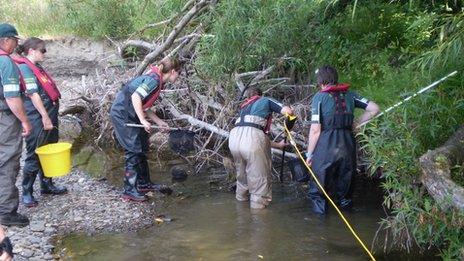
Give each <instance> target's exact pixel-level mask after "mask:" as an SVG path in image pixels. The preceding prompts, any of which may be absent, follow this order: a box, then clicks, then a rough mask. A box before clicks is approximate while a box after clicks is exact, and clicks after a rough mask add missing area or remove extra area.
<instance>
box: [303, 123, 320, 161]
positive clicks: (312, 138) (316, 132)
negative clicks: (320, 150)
mask: <svg viewBox="0 0 464 261" xmlns="http://www.w3.org/2000/svg"><path fill="white" fill-rule="evenodd" d="M320 135H321V124H319V123H313V124H311V128H310V129H309V138H308V149H307V153H308V154H307V155H309V157H307V158H306V162H307V163H308V164H310V163H311V157H312V155H313V152H314V149H315V148H316V145H317V142H318V141H319V136H320Z"/></svg>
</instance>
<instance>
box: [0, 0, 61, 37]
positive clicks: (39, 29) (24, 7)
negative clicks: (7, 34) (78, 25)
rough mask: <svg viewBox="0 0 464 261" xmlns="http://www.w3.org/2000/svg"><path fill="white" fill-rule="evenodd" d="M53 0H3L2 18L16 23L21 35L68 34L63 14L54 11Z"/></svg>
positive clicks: (0, 11) (1, 2) (1, 4)
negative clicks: (63, 21)
mask: <svg viewBox="0 0 464 261" xmlns="http://www.w3.org/2000/svg"><path fill="white" fill-rule="evenodd" d="M52 3H53V1H52V0H46V1H45V0H15V1H8V0H1V1H0V6H1V8H0V20H1V21H6V22H9V23H12V24H14V25H15V26H16V27H17V29H18V31H19V33H20V35H21V36H37V35H55V34H57V33H60V34H61V35H63V34H66V33H67V31H66V30H65V28H64V26H63V23H62V20H61V19H62V18H63V17H62V14H61V13H54V12H53V8H52V7H51V5H52Z"/></svg>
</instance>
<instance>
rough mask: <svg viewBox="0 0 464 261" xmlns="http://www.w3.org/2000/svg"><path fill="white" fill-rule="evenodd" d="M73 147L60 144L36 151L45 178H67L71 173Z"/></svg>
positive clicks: (43, 147)
mask: <svg viewBox="0 0 464 261" xmlns="http://www.w3.org/2000/svg"><path fill="white" fill-rule="evenodd" d="M71 147H72V145H71V144H70V143H66V142H58V143H52V144H48V145H45V146H42V147H39V148H37V149H36V150H35V153H37V155H38V156H39V160H40V165H41V166H42V170H43V173H44V176H45V177H48V178H52V177H60V176H65V175H67V174H68V173H69V172H70V171H71Z"/></svg>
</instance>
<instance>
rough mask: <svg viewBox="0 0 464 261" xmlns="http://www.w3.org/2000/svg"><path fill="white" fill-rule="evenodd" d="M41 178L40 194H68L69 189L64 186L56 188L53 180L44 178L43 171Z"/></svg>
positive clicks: (40, 174) (40, 172)
mask: <svg viewBox="0 0 464 261" xmlns="http://www.w3.org/2000/svg"><path fill="white" fill-rule="evenodd" d="M39 176H40V193H42V194H51V195H61V194H66V193H67V192H68V189H67V188H66V187H62V186H55V184H53V181H52V178H46V177H44V175H43V173H42V171H39Z"/></svg>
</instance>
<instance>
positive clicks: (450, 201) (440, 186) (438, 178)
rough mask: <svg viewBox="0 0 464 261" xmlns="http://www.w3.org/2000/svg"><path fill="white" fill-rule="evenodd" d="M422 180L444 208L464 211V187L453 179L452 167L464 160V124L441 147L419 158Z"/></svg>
mask: <svg viewBox="0 0 464 261" xmlns="http://www.w3.org/2000/svg"><path fill="white" fill-rule="evenodd" d="M419 161H420V167H421V169H422V176H421V181H422V183H423V184H424V185H425V187H426V188H427V191H428V192H429V194H430V195H431V196H432V197H433V198H434V199H435V200H436V201H437V202H439V203H440V204H439V205H440V207H441V208H442V210H448V209H449V208H454V209H456V210H460V211H464V188H463V187H461V186H459V185H458V184H456V183H455V182H454V181H453V180H452V179H451V171H450V169H451V167H453V166H454V165H456V164H462V163H463V162H464V126H462V127H461V128H459V129H458V131H456V133H455V134H454V135H453V136H452V137H451V138H450V139H449V140H448V141H447V142H446V143H445V144H444V145H443V146H441V147H439V148H437V149H435V150H432V151H430V150H429V151H428V152H427V153H426V154H424V155H422V156H421V157H420V159H419Z"/></svg>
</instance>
